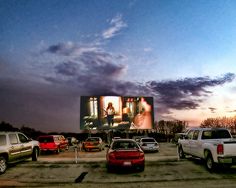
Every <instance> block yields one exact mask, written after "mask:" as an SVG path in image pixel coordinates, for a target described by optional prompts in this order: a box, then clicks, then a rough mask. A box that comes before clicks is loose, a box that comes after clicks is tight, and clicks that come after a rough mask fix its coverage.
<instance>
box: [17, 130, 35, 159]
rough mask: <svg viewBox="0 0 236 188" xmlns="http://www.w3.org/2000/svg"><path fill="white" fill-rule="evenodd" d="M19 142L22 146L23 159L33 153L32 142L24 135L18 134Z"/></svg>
mask: <svg viewBox="0 0 236 188" xmlns="http://www.w3.org/2000/svg"><path fill="white" fill-rule="evenodd" d="M18 137H19V141H20V144H21V157H28V156H30V155H31V153H32V147H31V144H30V140H29V138H28V137H26V136H25V135H24V134H22V133H18Z"/></svg>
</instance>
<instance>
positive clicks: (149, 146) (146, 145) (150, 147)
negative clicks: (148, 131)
mask: <svg viewBox="0 0 236 188" xmlns="http://www.w3.org/2000/svg"><path fill="white" fill-rule="evenodd" d="M138 144H139V145H140V147H141V148H142V150H143V151H144V152H146V151H155V152H158V151H159V144H158V143H157V141H156V140H155V139H154V138H152V137H146V138H141V139H140V140H139V142H138Z"/></svg>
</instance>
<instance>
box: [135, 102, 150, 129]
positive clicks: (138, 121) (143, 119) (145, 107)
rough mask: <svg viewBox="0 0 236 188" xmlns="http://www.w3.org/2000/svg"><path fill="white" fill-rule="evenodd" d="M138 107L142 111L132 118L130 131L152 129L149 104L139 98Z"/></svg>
mask: <svg viewBox="0 0 236 188" xmlns="http://www.w3.org/2000/svg"><path fill="white" fill-rule="evenodd" d="M140 106H141V108H142V110H140V112H139V113H138V114H137V115H136V116H135V117H134V121H133V123H132V124H131V129H152V115H151V109H152V107H151V104H149V102H148V101H147V100H145V99H144V98H141V101H140Z"/></svg>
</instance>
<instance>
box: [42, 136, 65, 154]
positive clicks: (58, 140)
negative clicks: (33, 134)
mask: <svg viewBox="0 0 236 188" xmlns="http://www.w3.org/2000/svg"><path fill="white" fill-rule="evenodd" d="M38 141H39V145H40V150H41V152H45V151H54V152H56V153H59V152H60V151H61V150H62V149H68V146H69V145H68V142H66V141H65V140H63V138H62V137H61V135H44V136H39V137H38Z"/></svg>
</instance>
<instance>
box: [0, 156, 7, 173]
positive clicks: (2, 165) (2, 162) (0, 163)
mask: <svg viewBox="0 0 236 188" xmlns="http://www.w3.org/2000/svg"><path fill="white" fill-rule="evenodd" d="M6 170H7V161H6V159H5V158H4V157H0V174H3V173H4V172H5V171H6Z"/></svg>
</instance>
